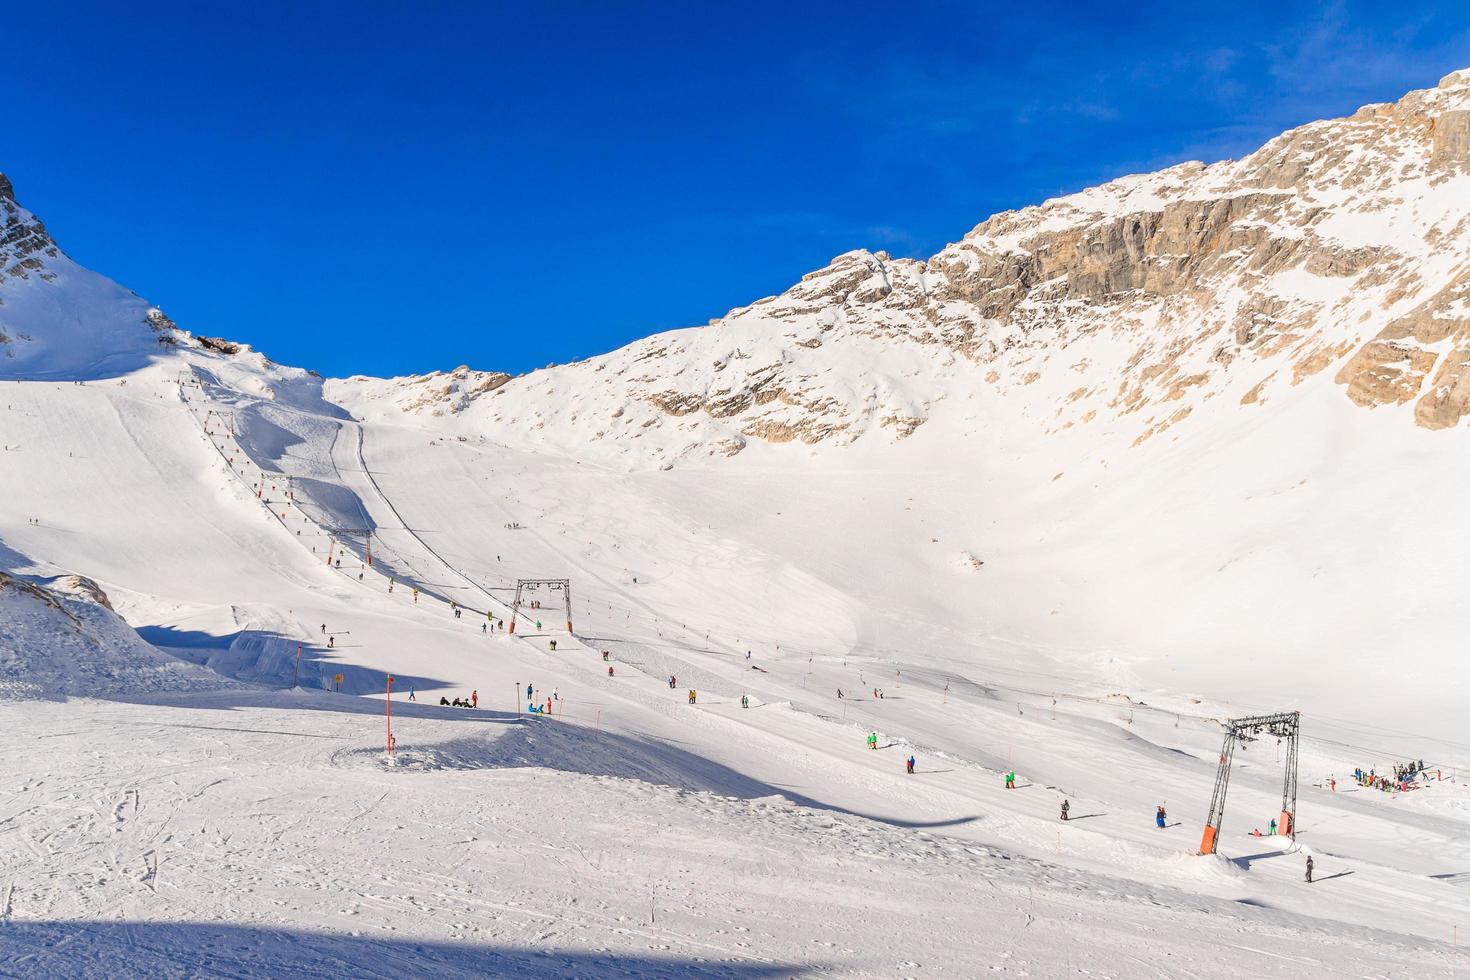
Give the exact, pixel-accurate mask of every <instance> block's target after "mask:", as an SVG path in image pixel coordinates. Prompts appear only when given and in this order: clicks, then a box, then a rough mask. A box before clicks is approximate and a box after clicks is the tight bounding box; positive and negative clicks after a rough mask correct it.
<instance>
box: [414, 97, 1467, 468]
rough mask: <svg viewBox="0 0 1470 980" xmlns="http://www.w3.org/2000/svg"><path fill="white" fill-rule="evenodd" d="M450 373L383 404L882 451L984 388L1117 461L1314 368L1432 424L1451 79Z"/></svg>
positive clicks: (1443, 387) (685, 448)
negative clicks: (521, 365)
mask: <svg viewBox="0 0 1470 980" xmlns="http://www.w3.org/2000/svg"><path fill="white" fill-rule="evenodd" d="M463 370H464V369H460V371H457V372H454V373H453V374H452V375H450V376H448V377H447V378H446V377H445V376H440V375H431V376H427V377H426V378H421V379H410V380H409V381H407V382H399V383H398V384H400V385H403V390H402V392H401V393H400V396H394V397H395V398H396V399H397V401H398V403H399V404H400V406H401V407H402V408H403V409H404V410H405V411H427V412H432V413H443V412H451V413H458V412H461V411H464V410H465V409H466V408H467V407H469V405H470V404H472V403H473V401H474V398H475V396H476V395H477V394H478V393H491V392H493V393H494V395H495V396H496V397H495V398H493V399H490V400H488V401H487V402H486V403H484V408H483V411H484V415H485V418H484V422H485V424H487V425H488V426H492V427H494V428H497V429H501V430H503V429H504V428H506V427H509V428H511V429H512V430H519V431H521V432H523V433H527V434H534V437H535V438H536V439H539V440H541V441H548V442H555V441H560V442H563V443H565V444H567V445H572V444H575V443H577V442H579V441H580V442H581V443H582V444H585V442H586V440H587V439H588V438H590V439H591V440H593V441H594V442H604V443H613V444H619V445H622V446H623V447H624V451H628V450H627V448H626V447H627V446H628V445H635V446H637V447H640V448H638V449H637V452H639V453H644V454H646V455H650V456H652V457H654V458H656V459H658V460H660V461H663V462H667V461H669V460H674V459H679V458H681V457H686V456H690V455H700V456H709V455H725V454H732V453H736V452H739V451H740V450H741V448H742V447H744V446H746V445H748V444H749V441H750V440H765V441H767V442H772V443H791V442H798V441H799V442H801V443H807V444H814V443H823V442H831V443H838V444H844V443H850V442H852V441H854V440H857V439H860V438H864V437H871V438H886V439H902V438H905V437H907V436H909V435H911V434H912V433H914V432H915V431H916V430H917V429H918V428H919V427H920V426H921V425H922V424H923V423H924V422H925V421H926V420H927V419H929V418H930V417H931V415H932V413H933V412H934V411H936V409H937V406H938V405H939V403H941V402H943V401H946V400H949V401H954V400H955V399H956V397H957V396H963V395H964V394H965V393H968V392H973V391H976V390H984V389H987V388H988V389H989V390H990V391H992V392H993V393H996V394H998V395H1001V396H1004V397H1006V398H1010V399H1017V398H1019V399H1023V400H1026V404H1033V405H1036V407H1037V408H1039V409H1040V410H1041V411H1039V412H1038V413H1037V414H1038V415H1040V416H1042V417H1047V418H1048V419H1049V421H1047V422H1045V423H1044V424H1045V425H1047V426H1048V428H1049V429H1050V430H1051V431H1061V430H1063V429H1069V428H1073V427H1074V426H1086V425H1103V426H1111V425H1116V424H1118V423H1119V422H1122V423H1124V424H1125V425H1129V426H1134V427H1136V428H1135V433H1134V436H1135V438H1134V439H1133V441H1134V443H1135V444H1139V445H1141V444H1143V443H1144V442H1145V441H1146V440H1148V439H1149V438H1150V437H1151V436H1155V435H1157V434H1159V433H1161V432H1164V431H1166V430H1168V429H1170V428H1171V427H1174V426H1179V427H1180V429H1179V430H1176V431H1187V429H1188V423H1189V421H1190V420H1192V419H1194V418H1198V417H1199V412H1198V409H1200V407H1201V406H1202V405H1204V403H1205V402H1207V401H1210V400H1211V399H1213V398H1215V396H1217V395H1220V394H1224V393H1227V392H1228V393H1229V395H1230V397H1228V398H1224V399H1220V400H1219V401H1218V402H1217V403H1216V405H1218V406H1234V407H1235V409H1236V410H1240V408H1239V406H1242V405H1245V406H1259V405H1261V404H1264V403H1266V402H1268V401H1270V399H1271V396H1272V394H1273V392H1274V391H1276V390H1279V389H1281V388H1283V387H1290V386H1295V385H1301V384H1307V383H1317V381H1316V380H1315V379H1318V378H1320V379H1322V380H1321V383H1324V384H1331V383H1334V382H1335V383H1336V384H1338V385H1340V386H1342V388H1343V391H1344V394H1345V395H1346V396H1347V398H1348V399H1350V400H1351V401H1352V402H1353V403H1354V404H1357V405H1360V406H1363V407H1369V408H1371V407H1376V406H1394V405H1405V406H1407V405H1412V406H1413V407H1412V411H1411V412H1408V413H1406V415H1407V417H1409V418H1412V419H1413V420H1414V421H1415V422H1417V423H1418V424H1420V425H1423V426H1426V427H1430V428H1444V427H1448V426H1453V425H1456V424H1459V423H1460V422H1461V421H1462V420H1463V419H1464V417H1465V415H1466V414H1467V413H1470V72H1460V73H1456V74H1454V75H1450V76H1448V77H1446V78H1445V79H1443V80H1442V81H1441V82H1440V84H1439V86H1438V87H1437V88H1435V89H1427V90H1423V91H1416V92H1411V93H1409V94H1408V95H1406V96H1405V97H1404V98H1403V99H1401V100H1400V101H1399V102H1397V103H1394V104H1391V105H1373V106H1367V107H1365V108H1363V109H1361V110H1359V111H1358V112H1357V113H1355V114H1354V115H1352V116H1351V117H1348V118H1345V119H1338V120H1333V121H1329V122H1321V123H1313V124H1310V125H1307V126H1303V127H1301V128H1299V129H1295V130H1292V131H1290V132H1288V133H1285V134H1284V135H1282V136H1280V137H1278V138H1277V139H1274V140H1272V141H1271V142H1269V143H1267V144H1266V145H1265V146H1263V147H1262V148H1261V149H1260V150H1258V151H1257V152H1255V153H1253V154H1251V155H1250V156H1247V157H1245V158H1244V159H1241V160H1235V161H1224V162H1221V163H1217V164H1213V165H1210V166H1205V165H1204V164H1201V163H1185V164H1180V165H1178V166H1175V167H1171V168H1169V169H1167V170H1163V171H1160V172H1158V173H1154V174H1145V175H1140V176H1133V177H1125V178H1122V179H1119V180H1115V181H1113V182H1111V183H1109V184H1105V185H1102V186H1100V187H1096V188H1093V189H1091V190H1088V191H1084V192H1082V193H1079V194H1074V195H1071V196H1068V197H1063V198H1059V199H1056V200H1052V201H1048V202H1046V203H1045V204H1042V205H1040V206H1037V207H1029V208H1025V209H1023V210H1020V211H1012V212H1006V213H1003V214H998V215H995V216H994V217H992V218H989V219H988V220H986V221H984V222H982V223H981V224H980V225H978V226H977V227H975V228H974V229H973V230H972V231H971V232H970V233H969V234H968V235H966V236H965V237H964V238H963V239H962V240H961V241H959V242H957V243H955V244H953V245H950V246H948V247H946V248H945V249H943V250H942V251H940V252H939V253H938V254H936V255H934V256H932V257H930V258H929V259H927V260H925V261H917V260H913V259H894V258H892V257H890V256H889V255H887V254H885V253H883V252H876V253H875V252H867V251H861V250H860V251H854V252H848V253H846V254H844V255H840V256H838V257H837V258H836V259H834V260H833V261H832V262H831V264H830V265H828V266H827V267H826V268H824V269H819V270H817V271H815V272H812V273H809V274H807V275H806V276H803V277H802V279H801V281H800V282H798V283H796V284H795V285H794V286H792V287H791V288H790V289H788V290H787V291H786V292H784V293H782V294H781V295H779V296H773V297H769V298H767V299H763V300H760V301H758V302H756V303H753V304H752V305H750V306H748V307H743V308H740V309H736V310H732V311H731V312H730V313H729V314H727V315H726V316H724V317H722V318H720V319H719V320H715V321H711V323H710V325H709V326H708V327H705V328H699V329H692V330H684V331H675V332H673V333H668V334H662V335H659V336H655V337H650V338H648V339H647V340H643V341H640V342H638V343H635V344H633V345H631V346H629V347H627V348H624V349H623V350H620V351H615V352H614V353H612V354H608V355H606V356H603V357H598V358H593V359H592V360H590V361H585V362H581V363H578V364H571V365H564V366H561V367H557V368H552V369H549V370H545V371H538V372H535V373H534V374H531V375H528V376H525V377H522V378H517V379H514V380H508V379H504V376H496V381H495V382H493V383H492V384H490V385H489V386H487V388H486V389H485V390H484V391H483V392H474V391H468V392H467V391H466V390H465V382H466V381H468V376H467V375H463V374H462V372H463ZM1038 402H1040V404H1038ZM1220 410H1224V409H1220ZM477 411H478V410H477ZM470 414H471V415H474V416H475V417H476V418H479V415H478V414H477V412H471V413H470Z"/></svg>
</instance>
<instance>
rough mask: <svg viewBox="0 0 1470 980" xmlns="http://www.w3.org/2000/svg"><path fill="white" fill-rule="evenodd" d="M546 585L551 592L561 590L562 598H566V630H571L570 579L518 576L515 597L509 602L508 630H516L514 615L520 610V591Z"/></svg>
mask: <svg viewBox="0 0 1470 980" xmlns="http://www.w3.org/2000/svg"><path fill="white" fill-rule="evenodd" d="M542 585H544V586H546V587H547V588H548V589H550V590H551V591H552V592H558V591H559V592H561V594H562V598H563V599H565V600H566V607H567V632H568V633H570V632H571V631H572V580H571V579H569V578H518V579H516V597H515V601H514V602H512V603H511V604H510V632H512V633H514V632H515V631H516V615H517V614H518V613H519V612H520V611H521V593H522V592H523V591H524V590H526V589H534V588H537V587H538V586H542Z"/></svg>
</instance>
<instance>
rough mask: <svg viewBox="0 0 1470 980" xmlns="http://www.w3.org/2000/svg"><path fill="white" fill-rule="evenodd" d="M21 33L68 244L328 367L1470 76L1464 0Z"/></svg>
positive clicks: (607, 309)
mask: <svg viewBox="0 0 1470 980" xmlns="http://www.w3.org/2000/svg"><path fill="white" fill-rule="evenodd" d="M128 8H132V9H128ZM3 29H4V32H5V36H6V40H7V44H6V45H5V48H6V52H7V58H6V60H7V69H6V80H7V81H6V86H5V89H6V97H5V102H4V110H3V114H0V172H5V173H7V174H8V175H9V176H10V177H11V178H12V180H13V181H14V183H15V185H16V192H17V195H18V196H19V198H20V199H21V202H22V203H24V204H26V205H27V206H28V207H30V208H31V209H32V210H33V211H35V212H36V213H37V214H38V215H40V216H41V218H42V219H43V220H45V221H46V222H47V224H48V226H49V227H50V228H51V230H52V232H53V233H54V234H55V235H56V237H57V238H58V240H59V241H60V242H61V244H62V247H63V248H64V249H66V250H67V252H68V253H69V254H71V255H72V256H73V257H74V258H76V259H77V260H78V261H80V262H82V263H83V264H85V265H88V266H90V267H92V268H94V269H97V270H98V271H100V272H103V273H105V274H107V275H109V276H111V277H113V278H114V279H117V280H118V281H120V282H122V283H124V284H126V285H128V286H130V287H132V288H133V289H135V290H137V291H138V292H139V293H141V294H142V295H144V296H147V297H148V298H149V299H151V300H153V301H154V302H156V303H159V304H160V305H162V306H163V307H164V308H165V309H166V310H167V311H168V312H169V313H170V314H171V315H172V316H173V317H174V318H175V319H177V320H178V321H179V322H180V324H181V325H183V326H184V327H186V328H188V329H191V330H194V331H195V332H200V333H209V334H216V335H224V336H227V337H231V338H234V339H238V340H243V341H246V342H249V343H252V344H254V345H256V346H257V347H258V348H260V349H261V350H263V351H265V352H266V353H267V354H269V355H270V356H272V357H274V358H275V359H277V360H279V361H283V362H285V363H290V364H298V365H301V366H304V367H313V368H316V369H318V370H320V371H322V372H324V373H327V374H335V375H343V374H351V373H358V372H361V373H370V374H380V375H382V374H404V373H410V372H420V371H427V370H432V369H435V368H449V367H453V366H455V365H457V364H461V363H468V364H470V365H472V366H474V367H478V368H484V369H499V370H508V371H525V370H530V369H532V368H535V367H539V366H543V365H545V364H547V363H550V362H561V361H567V360H572V359H574V358H579V357H585V356H588V355H590V354H594V353H599V352H602V351H605V350H610V349H613V348H615V347H618V346H620V345H622V344H624V343H626V342H628V341H630V340H633V339H636V338H638V337H641V336H645V335H647V334H649V333H652V332H655V331H657V330H661V329H667V328H671V327H678V326H687V325H693V324H702V323H704V322H705V321H706V320H708V319H709V318H710V317H713V316H718V315H720V314H722V313H724V312H725V311H726V310H727V309H729V308H730V307H732V306H737V305H742V304H744V303H747V302H749V301H751V300H754V299H757V298H759V297H761V296H764V295H768V294H770V293H773V292H778V291H780V290H781V289H784V288H785V287H786V286H787V285H789V284H790V283H791V282H792V281H794V280H796V279H797V278H799V277H800V276H801V274H802V273H804V272H807V271H809V270H811V269H813V268H817V267H820V266H822V265H823V264H825V263H826V262H827V260H828V259H830V258H831V257H832V256H833V255H836V254H838V253H840V252H843V251H846V250H848V249H851V248H859V247H867V248H872V249H880V248H881V249H887V250H889V251H891V252H893V253H895V254H902V255H912V256H926V255H928V254H931V253H932V252H934V251H936V250H938V249H939V248H940V247H942V246H943V245H944V244H945V243H946V242H949V241H953V240H955V239H957V238H959V237H960V236H962V235H963V234H964V233H965V232H966V231H968V230H969V229H970V228H971V227H973V226H974V225H975V224H977V223H979V222H980V221H981V220H983V219H984V218H985V217H986V216H987V215H989V214H992V213H994V212H996V211H1000V210H1004V209H1007V208H1013V207H1020V206H1024V205H1026V204H1029V203H1035V202H1037V201H1040V200H1042V199H1044V198H1045V197H1047V196H1051V195H1054V194H1056V193H1057V192H1058V190H1064V191H1072V190H1076V189H1079V188H1081V187H1084V186H1087V185H1089V184H1093V183H1097V182H1099V181H1102V180H1106V179H1108V178H1110V177H1114V176H1118V175H1120V174H1124V173H1131V172H1137V171H1142V170H1151V169H1155V168H1158V167H1161V166H1165V165H1168V164H1171V163H1175V162H1178V161H1180V160H1185V159H1204V160H1207V161H1212V160H1216V159H1220V158H1222V157H1228V156H1238V155H1240V154H1242V153H1245V152H1249V151H1250V150H1251V149H1253V148H1255V147H1256V146H1257V145H1259V144H1260V143H1261V142H1263V141H1264V140H1266V139H1268V138H1270V137H1271V136H1272V135H1274V134H1276V133H1277V132H1279V131H1281V130H1283V129H1286V128H1289V127H1291V126H1293V125H1297V124H1300V123H1303V122H1307V121H1309V120H1312V119H1316V118H1320V117H1324V116H1332V115H1341V114H1345V113H1349V112H1351V111H1353V110H1354V109H1355V108H1357V107H1358V106H1359V105H1361V104H1364V103H1367V102H1375V101H1386V100H1391V99H1395V98H1397V97H1398V96H1399V95H1401V94H1402V93H1403V92H1404V91H1406V90H1408V89H1410V88H1420V87H1425V86H1430V85H1433V84H1434V83H1435V82H1436V81H1437V80H1438V78H1439V77H1440V76H1441V75H1443V74H1445V73H1447V72H1449V71H1451V70H1454V69H1456V68H1463V67H1470V17H1467V15H1466V8H1465V6H1464V4H1463V3H1456V4H1443V5H1434V4H1398V5H1387V4H1349V3H1344V4H1336V5H1330V4H1329V5H1316V4H1310V5H1309V4H1302V5H1290V4H1281V3H1249V2H1243V3H1235V4H1220V5H1218V7H1213V6H1212V5H1209V4H1150V3H1144V2H1139V3H1132V4H1126V5H1124V4H1117V5H1113V4H1077V5H1071V4H1049V3H1025V4H1017V3H1010V4H991V3H941V2H919V3H914V4H891V3H888V4H882V5H879V4H862V3H853V2H851V0H848V2H845V3H830V4H829V3H821V2H810V3H791V2H783V3H770V4H768V3H762V2H747V3H741V4H729V5H719V4H714V3H693V2H684V3H648V4H639V5H634V4H616V3H606V2H600V3H599V2H588V3H557V2H546V3H533V4H524V3H523V4H496V3H448V2H414V3H409V2H405V3H401V4H388V3H378V2H364V3H356V4H351V3H346V2H342V3H334V4H325V3H312V2H301V3H292V4H276V3H255V4H249V5H246V4H236V5H229V4H202V3H195V4H180V3H165V2H158V3H148V4H139V5H126V6H125V5H120V4H98V5H96V6H95V7H94V6H89V5H86V4H76V3H65V2H58V3H54V4H39V3H30V4H22V5H12V6H11V7H9V8H8V9H7V10H6V12H5V14H4V16H3Z"/></svg>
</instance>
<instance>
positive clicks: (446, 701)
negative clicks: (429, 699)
mask: <svg viewBox="0 0 1470 980" xmlns="http://www.w3.org/2000/svg"><path fill="white" fill-rule="evenodd" d="M439 703H440V704H442V705H443V706H444V707H446V708H447V707H449V699H448V698H446V697H443V696H440V698H439Z"/></svg>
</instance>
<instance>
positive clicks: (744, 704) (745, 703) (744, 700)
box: [740, 694, 750, 708]
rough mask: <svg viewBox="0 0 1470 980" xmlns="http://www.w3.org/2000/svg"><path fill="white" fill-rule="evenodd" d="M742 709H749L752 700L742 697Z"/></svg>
mask: <svg viewBox="0 0 1470 980" xmlns="http://www.w3.org/2000/svg"><path fill="white" fill-rule="evenodd" d="M740 707H742V708H748V707H750V698H748V697H746V696H745V695H744V694H742V695H740Z"/></svg>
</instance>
